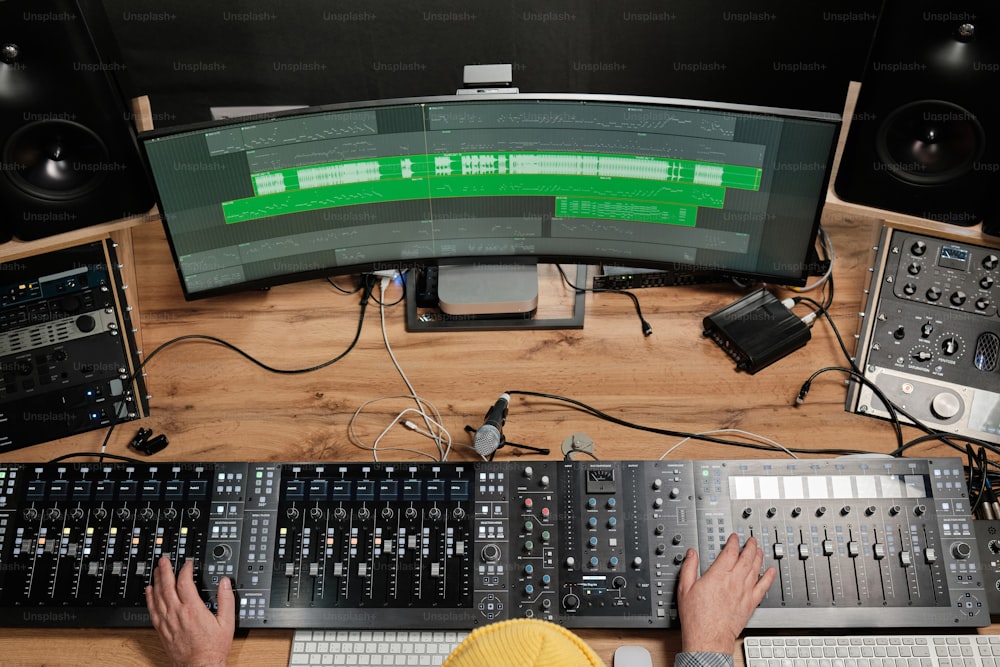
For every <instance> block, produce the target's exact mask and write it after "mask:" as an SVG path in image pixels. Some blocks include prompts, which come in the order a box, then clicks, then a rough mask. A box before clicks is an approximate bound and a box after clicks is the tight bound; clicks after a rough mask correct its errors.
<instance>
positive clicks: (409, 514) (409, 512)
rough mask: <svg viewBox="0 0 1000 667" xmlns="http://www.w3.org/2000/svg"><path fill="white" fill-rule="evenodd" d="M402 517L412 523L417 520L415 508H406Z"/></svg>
mask: <svg viewBox="0 0 1000 667" xmlns="http://www.w3.org/2000/svg"><path fill="white" fill-rule="evenodd" d="M337 509H340V508H337ZM403 516H405V517H406V518H407V519H409V520H410V521H412V520H413V519H416V518H417V508H415V507H407V508H406V509H405V510H404V511H403Z"/></svg>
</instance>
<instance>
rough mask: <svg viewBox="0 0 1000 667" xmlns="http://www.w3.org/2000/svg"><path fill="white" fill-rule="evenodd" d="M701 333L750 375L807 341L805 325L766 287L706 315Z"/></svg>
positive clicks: (738, 368)
mask: <svg viewBox="0 0 1000 667" xmlns="http://www.w3.org/2000/svg"><path fill="white" fill-rule="evenodd" d="M702 325H703V326H704V331H703V333H704V335H706V336H708V337H709V338H711V339H712V340H714V341H715V342H716V343H717V344H718V345H719V347H721V348H722V349H723V350H724V351H725V352H726V354H728V355H729V356H730V357H732V358H733V361H735V362H736V369H737V370H740V371H746V372H748V373H750V374H751V375H753V374H754V373H756V372H757V371H759V370H761V369H762V368H765V367H767V366H770V365H771V364H773V363H774V362H775V361H778V360H779V359H781V358H782V357H785V356H787V355H789V354H791V353H792V352H794V351H795V350H797V349H799V348H800V347H802V346H803V345H805V344H806V343H808V342H809V339H810V338H811V337H812V334H811V333H810V331H809V327H808V326H807V325H806V324H805V323H804V322H803V321H802V320H801V319H799V317H798V316H797V315H795V313H793V312H792V311H790V310H788V308H786V307H785V305H784V304H783V303H781V301H779V300H778V297H776V296H774V294H772V293H771V292H770V291H768V290H767V289H763V288H762V289H759V290H757V291H756V292H753V293H752V294H748V295H747V296H745V297H743V298H742V299H740V300H739V301H737V302H735V303H732V304H730V305H728V306H726V307H725V308H723V309H722V310H719V311H716V312H714V313H712V314H711V315H709V316H707V317H706V318H705V319H704V320H703V322H702Z"/></svg>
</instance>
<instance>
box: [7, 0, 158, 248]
mask: <svg viewBox="0 0 1000 667" xmlns="http://www.w3.org/2000/svg"><path fill="white" fill-rule="evenodd" d="M124 73H125V72H124V65H123V64H122V62H121V59H120V58H117V48H116V47H115V44H114V39H113V36H112V34H111V31H110V28H109V25H108V21H107V16H106V15H105V14H104V8H103V6H102V4H101V2H100V0H78V1H74V0H2V1H0V240H3V236H4V235H6V236H8V237H9V236H10V234H13V235H14V236H17V237H18V238H21V239H37V238H41V237H45V236H50V235H52V234H58V233H61V232H65V231H69V230H72V229H78V228H81V227H87V226H90V225H95V224H98V223H101V222H106V221H108V220H115V219H118V218H121V217H126V216H129V215H133V214H137V213H144V212H146V211H148V210H149V209H150V208H151V207H152V205H153V196H152V190H151V188H150V185H149V183H148V180H147V178H146V172H145V169H144V167H143V165H142V161H141V158H140V156H139V150H138V146H137V144H136V138H135V130H134V127H133V124H132V114H131V113H129V111H128V108H127V107H126V105H125V99H124V97H123V94H122V90H121V87H120V85H119V83H120V82H119V79H118V77H119V75H123V74H124Z"/></svg>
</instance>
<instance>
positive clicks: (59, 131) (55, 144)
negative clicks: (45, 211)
mask: <svg viewBox="0 0 1000 667" xmlns="http://www.w3.org/2000/svg"><path fill="white" fill-rule="evenodd" d="M3 162H4V163H5V164H7V165H13V168H10V169H7V170H5V173H6V175H7V177H8V178H9V179H10V180H11V182H12V183H13V185H14V186H15V187H17V188H18V189H20V190H21V191H23V192H25V193H26V194H28V195H31V196H32V197H36V198H39V199H48V200H54V201H64V200H73V199H77V198H79V197H82V196H84V195H86V194H88V193H90V192H92V191H94V190H96V189H97V188H99V187H100V186H101V183H102V182H103V181H104V180H105V178H106V177H107V173H108V171H109V170H113V169H115V165H114V164H112V163H111V160H110V157H109V153H108V148H107V146H105V145H104V142H103V141H101V138H100V137H99V136H98V135H97V134H96V133H94V132H93V131H92V130H91V129H89V128H88V127H86V126H84V125H80V124H79V123H74V122H72V121H68V120H40V121H36V122H33V123H29V124H27V125H25V126H23V127H21V128H20V129H18V130H17V131H16V132H14V133H13V134H12V135H11V136H10V138H9V139H8V140H7V143H6V144H5V146H4V151H3Z"/></svg>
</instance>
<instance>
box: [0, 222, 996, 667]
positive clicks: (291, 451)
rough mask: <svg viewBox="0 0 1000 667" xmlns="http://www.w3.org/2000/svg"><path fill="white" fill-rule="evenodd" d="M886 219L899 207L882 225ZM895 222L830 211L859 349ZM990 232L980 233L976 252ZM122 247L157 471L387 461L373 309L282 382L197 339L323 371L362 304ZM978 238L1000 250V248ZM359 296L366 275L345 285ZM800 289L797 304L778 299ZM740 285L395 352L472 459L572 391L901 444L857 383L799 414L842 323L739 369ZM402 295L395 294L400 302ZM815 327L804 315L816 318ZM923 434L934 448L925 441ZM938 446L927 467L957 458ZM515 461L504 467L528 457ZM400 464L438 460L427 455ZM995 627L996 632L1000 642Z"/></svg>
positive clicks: (96, 644) (63, 449)
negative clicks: (772, 358)
mask: <svg viewBox="0 0 1000 667" xmlns="http://www.w3.org/2000/svg"><path fill="white" fill-rule="evenodd" d="M883 213H884V212H883ZM882 219H888V218H887V217H886V216H885V215H872V214H871V211H870V210H864V209H855V208H852V207H850V206H848V205H844V204H842V203H840V204H838V205H837V206H836V207H835V210H832V211H827V214H826V216H825V218H824V227H825V228H826V229H827V231H828V232H829V234H830V237H831V238H832V241H833V244H834V246H835V248H836V252H837V262H836V265H835V272H834V277H835V286H836V300H835V302H834V305H833V307H832V308H831V313H832V316H833V319H834V320H835V322H836V323H837V326H838V327H839V328H840V330H841V332H842V334H843V336H844V338H845V340H846V342H847V345H848V348H849V349H850V351H851V352H852V353H853V352H854V338H853V335H854V334H855V333H856V332H857V330H858V326H859V311H861V310H862V307H863V302H864V290H865V288H866V286H867V284H868V281H869V280H870V275H871V274H870V272H869V270H868V269H869V266H870V260H871V257H872V246H873V245H874V243H875V241H876V240H877V236H878V230H879V228H880V225H881V224H882V222H881V221H882ZM975 233H976V232H975V230H961V232H960V234H961V235H962V237H963V238H965V237H966V236H967V235H970V234H975ZM127 234H128V235H129V237H130V242H129V243H124V244H122V246H121V248H122V251H123V252H124V253H126V254H131V257H122V261H123V262H125V263H127V264H131V266H130V268H129V271H130V272H131V273H132V274H134V278H132V279H133V280H134V284H133V285H132V286H131V288H130V290H129V291H128V295H129V298H130V299H131V300H133V305H134V306H136V310H135V311H134V315H135V316H136V317H135V320H136V321H135V324H136V325H137V326H138V327H139V329H140V333H141V341H142V343H141V344H142V349H143V359H144V360H145V362H146V363H145V371H146V372H147V378H146V379H147V383H148V389H149V392H150V394H151V396H152V399H151V416H150V417H148V418H147V419H145V420H143V421H142V422H141V424H142V426H145V427H147V428H151V429H153V430H154V431H155V432H156V433H166V434H167V435H168V436H169V438H170V441H171V444H170V446H169V447H168V448H167V449H166V450H165V451H164V452H162V453H161V454H159V455H158V456H157V457H155V460H158V461H224V460H236V461H243V460H286V461H293V460H302V461H332V460H354V461H363V460H370V459H371V453H370V452H369V451H366V450H364V449H361V448H359V447H357V446H356V445H354V444H352V442H351V439H350V438H349V436H348V424H349V422H350V420H351V417H352V415H353V414H354V412H355V411H356V410H357V409H358V408H359V406H361V404H362V403H364V402H365V401H368V400H370V399H374V398H377V397H380V396H386V395H397V394H405V393H406V391H407V389H406V385H405V384H404V382H403V380H402V379H401V377H400V376H399V374H398V373H397V371H396V370H395V369H394V368H393V366H392V364H391V361H390V358H389V356H388V353H387V351H386V348H385V345H384V343H383V340H382V334H381V330H380V316H379V307H378V304H376V303H374V302H372V303H371V304H370V305H369V307H368V309H367V312H366V314H365V317H364V321H363V327H362V330H361V335H360V338H359V341H358V344H357V346H356V347H355V348H354V349H353V350H352V351H350V353H348V354H347V355H346V356H345V357H344V358H343V359H342V360H340V361H338V362H337V363H334V364H332V365H329V366H328V367H326V368H324V369H322V370H317V371H314V372H310V373H303V374H274V373H269V372H266V371H265V370H263V369H261V368H258V367H257V366H255V365H253V364H251V363H250V362H248V361H247V360H246V359H244V358H243V357H241V356H240V355H238V354H237V353H235V352H233V351H231V350H229V349H227V348H225V347H223V346H221V345H219V344H216V343H211V342H207V341H204V340H199V339H190V340H186V341H184V342H180V343H175V344H172V345H169V346H167V347H162V348H161V346H163V345H165V344H167V343H168V342H169V341H171V340H174V339H175V338H177V337H180V336H191V335H194V334H197V335H203V336H214V337H218V338H221V339H224V340H226V341H228V342H229V343H231V344H233V345H235V346H238V347H240V348H242V349H243V350H245V351H246V352H247V353H248V354H250V355H253V356H254V357H257V358H258V359H260V360H261V361H263V362H265V363H267V364H269V365H271V366H274V367H277V368H280V369H297V368H304V367H310V366H313V365H317V364H320V363H322V362H325V361H327V360H329V359H331V358H334V357H336V356H338V355H340V354H341V353H343V352H344V351H345V350H346V349H347V348H348V346H349V345H350V343H351V340H352V339H353V338H354V335H355V331H356V330H357V327H358V314H359V307H358V297H357V295H352V296H345V295H343V294H341V293H339V292H338V291H337V290H335V289H334V288H333V287H332V286H331V285H330V284H329V283H327V282H325V281H321V280H317V281H311V282H304V283H298V284H294V285H286V286H281V287H276V288H273V289H271V290H269V291H266V292H253V293H247V294H239V295H234V296H227V297H217V298H213V299H207V300H201V301H194V302H186V301H185V300H184V299H183V296H182V294H181V290H180V287H179V283H178V279H177V276H176V273H175V270H174V265H173V261H172V259H171V255H170V251H169V247H168V245H167V243H166V240H165V237H164V234H163V231H162V229H161V228H160V226H159V225H156V224H144V225H138V226H135V227H132V228H130V229H128V230H127ZM979 242H982V243H988V244H992V243H994V241H993V240H991V239H981V238H980V239H979ZM342 282H343V284H345V285H346V284H347V283H349V280H347V279H342ZM566 289H567V288H566V287H564V286H563V285H562V284H561V283H560V281H559V279H558V276H557V274H556V273H555V272H554V270H551V269H549V270H547V271H543V272H542V290H543V291H558V290H566ZM776 291H778V293H779V294H781V295H789V294H790V293H789V292H787V291H784V290H780V289H778V290H776ZM745 292H746V290H743V289H740V288H738V287H737V286H735V285H732V284H719V285H705V286H691V287H674V288H659V289H643V290H636V294H637V295H638V297H639V299H640V302H641V304H642V308H643V312H644V314H645V316H646V319H647V320H648V321H649V322H650V324H651V325H652V327H653V330H654V332H653V335H652V336H650V337H644V336H643V335H642V333H641V331H640V327H639V322H638V320H637V318H636V315H635V312H634V309H633V306H632V304H631V302H630V301H629V300H628V299H626V298H623V297H621V296H619V295H615V294H588V295H587V298H586V308H587V313H586V325H585V328H584V329H582V330H575V331H520V332H502V333H501V332H470V333H407V332H406V331H405V327H404V313H403V306H402V305H396V306H392V307H388V308H386V309H385V319H386V325H385V326H386V330H387V335H388V339H389V342H390V344H391V346H392V349H393V351H394V353H395V355H396V357H397V359H398V361H399V363H400V365H401V366H402V368H403V369H404V371H405V372H406V374H407V376H408V377H409V378H410V380H411V382H412V383H413V385H414V387H415V389H416V391H417V392H418V393H419V394H420V395H421V396H423V397H424V398H425V399H427V400H429V401H432V402H433V403H434V404H435V405H436V406H437V408H438V409H439V410H440V411H441V413H442V415H443V420H444V424H445V425H446V426H447V428H448V429H449V431H450V432H451V434H452V436H453V437H454V440H455V442H456V445H455V448H454V450H453V453H452V456H451V459H452V460H459V461H460V460H473V459H474V458H475V454H474V452H472V450H471V449H469V447H468V444H469V443H470V440H469V437H468V436H467V434H465V433H464V432H463V427H464V426H465V425H466V424H470V425H478V424H479V423H481V420H482V418H483V415H484V413H485V412H486V410H487V409H488V408H489V406H490V405H492V403H493V402H494V401H495V400H496V397H497V396H498V395H499V394H500V393H501V392H503V391H510V390H522V391H532V392H542V393H551V394H558V395H562V396H567V397H571V398H574V399H576V400H579V401H582V402H584V403H587V404H589V405H592V406H594V407H596V408H598V409H600V410H603V411H604V412H607V413H609V414H611V415H613V416H615V417H617V418H620V419H624V420H628V421H631V422H634V423H637V424H642V425H646V426H651V427H656V428H660V429H670V430H676V431H685V432H701V431H708V430H712V429H719V428H739V429H745V430H748V431H752V432H755V433H758V434H761V435H764V436H767V437H769V438H772V439H775V440H777V441H779V442H781V443H782V444H784V445H786V446H789V447H800V448H805V449H811V450H820V449H823V448H850V449H865V450H870V451H877V452H888V451H891V450H892V449H893V448H894V447H895V440H894V436H893V432H892V429H891V428H890V426H889V424H888V423H886V422H883V421H879V420H876V419H871V418H866V417H863V416H858V415H854V414H851V413H848V412H846V411H845V410H844V400H845V396H846V390H845V385H844V379H845V378H844V376H842V375H839V374H829V375H824V376H822V377H821V378H820V379H819V380H817V381H816V382H815V383H814V385H813V388H812V391H811V392H810V394H809V396H808V399H807V401H806V402H805V404H804V405H802V406H799V407H793V402H794V399H795V396H796V394H797V393H798V391H799V387H800V386H801V384H802V382H803V381H804V380H805V379H806V378H807V377H808V376H809V375H810V373H812V372H813V371H814V370H816V369H818V368H820V367H824V366H842V365H844V363H845V360H844V358H843V355H842V353H841V352H840V350H839V348H838V346H837V344H836V342H835V339H834V337H833V335H832V333H831V329H830V327H829V326H828V325H827V324H826V323H825V322H822V321H819V322H817V324H816V326H814V328H813V332H812V333H813V338H812V340H811V341H810V342H809V344H808V345H807V346H806V347H805V348H804V349H802V350H800V351H798V352H796V353H795V354H793V355H791V356H789V357H787V358H786V359H784V360H782V361H780V362H778V363H776V364H775V365H773V366H771V367H769V368H767V369H765V370H764V371H762V372H760V373H758V374H757V375H753V376H751V375H747V374H745V373H738V372H736V371H735V370H734V367H733V363H732V361H731V360H730V359H729V358H728V357H727V356H726V355H725V354H723V353H722V352H721V351H720V350H719V349H718V347H716V345H715V344H714V343H712V342H711V341H710V340H708V339H707V338H705V337H703V336H702V325H701V322H702V318H703V317H704V316H705V315H706V314H708V313H711V312H713V311H715V310H717V309H719V308H721V307H723V306H725V305H727V304H729V303H731V302H732V301H734V300H735V299H737V298H739V297H740V296H742V295H743V294H744V293H745ZM398 296H399V287H398V286H393V287H391V288H390V292H389V294H388V295H387V297H388V299H389V300H390V301H395V300H396V299H397V298H398ZM797 311H801V314H803V315H804V314H805V313H806V312H807V310H806V309H805V308H800V309H797ZM412 404H413V401H412V400H409V399H393V400H387V401H383V402H379V403H376V404H373V405H372V406H371V407H370V408H369V409H368V410H366V411H365V412H364V413H363V415H362V416H361V418H360V419H359V420H358V423H357V432H358V434H359V436H360V437H361V438H362V439H363V440H364V441H366V442H368V443H370V442H372V441H374V439H375V437H376V436H377V435H378V433H379V432H380V431H381V430H382V429H383V428H384V427H385V426H386V425H387V424H388V423H389V421H390V420H391V419H392V418H393V417H394V416H395V415H396V414H397V413H398V412H399V411H400V410H403V409H404V408H407V407H410V406H411V405H412ZM138 426H139V424H138V423H135V422H132V423H129V424H125V425H122V426H120V427H119V428H117V429H116V430H115V432H114V433H113V434H112V436H111V439H110V444H109V446H108V451H109V452H111V453H116V454H127V453H128V452H127V449H126V444H127V442H128V440H129V439H130V438H131V436H132V435H133V434H134V433H135V430H136V429H137V427H138ZM504 432H505V435H506V436H507V437H508V438H509V439H510V440H512V441H514V442H522V443H526V444H531V445H536V446H542V447H549V448H551V449H552V450H553V453H552V456H551V458H558V457H559V456H560V445H561V443H562V441H563V439H564V438H566V437H567V436H570V435H571V434H574V433H585V434H587V435H589V436H590V437H592V438H593V439H594V441H595V442H596V451H595V453H596V454H597V456H599V457H601V458H604V459H653V458H658V457H659V456H661V455H662V454H663V453H664V452H666V451H667V450H668V449H669V448H670V447H672V446H673V445H675V444H676V443H677V442H679V440H680V438H678V437H671V436H664V435H657V434H653V433H647V432H643V431H639V430H633V429H628V428H624V427H622V426H618V425H614V424H610V423H607V422H604V421H600V420H598V419H595V418H594V417H592V416H589V415H587V414H585V413H583V412H582V411H580V410H578V409H575V408H573V407H572V406H570V405H567V404H565V403H561V402H557V401H552V400H547V399H541V398H535V397H527V396H521V395H515V396H514V399H513V401H512V405H511V408H510V416H509V419H508V422H507V426H506V428H505V430H504ZM905 432H906V434H907V435H908V436H910V437H912V436H915V435H916V432H915V431H914V430H913V429H910V428H906V429H905ZM104 437H105V433H104V432H93V433H86V434H82V435H79V436H76V437H73V438H67V439H64V440H61V441H57V442H52V443H46V444H43V445H38V446H35V447H30V448H26V449H23V450H19V451H15V452H9V453H7V454H4V455H3V456H2V457H0V458H2V459H4V460H7V461H45V460H48V459H50V458H53V457H55V456H59V455H62V454H67V453H70V452H94V451H97V450H98V449H99V448H100V445H101V443H102V441H103V440H104ZM384 445H385V446H386V447H389V446H398V447H405V448H409V449H418V450H420V451H423V452H426V453H432V452H433V446H432V444H431V443H430V442H429V441H428V440H426V439H424V438H421V437H419V436H416V435H414V434H412V433H410V432H409V431H405V430H403V429H399V428H397V429H395V430H393V431H392V432H391V433H390V434H389V435H388V436H387V437H386V439H385V441H384ZM950 453H951V452H950V450H946V449H944V448H943V447H942V446H935V445H932V444H928V445H925V446H923V447H921V448H920V449H919V450H912V451H911V452H910V455H913V456H933V455H942V454H948V455H950ZM521 455H522V454H521V452H519V451H518V450H514V449H512V448H508V449H504V450H501V451H500V453H499V455H498V457H499V458H500V459H506V458H508V457H515V456H521ZM670 456H671V458H676V459H695V458H760V457H774V456H776V454H774V453H772V452H766V451H760V450H751V449H736V448H733V447H730V446H726V445H718V444H711V443H704V442H695V441H690V442H687V443H685V444H683V445H682V446H681V447H679V448H677V449H676V450H674V451H673V452H672V453H671V454H670ZM383 458H384V459H386V460H388V459H394V460H415V461H416V460H421V457H420V456H419V455H418V454H414V453H410V452H385V453H384V454H383ZM987 631H989V632H992V631H994V629H993V628H990V629H988V630H987ZM580 634H581V636H583V637H584V639H586V640H587V641H588V642H590V643H591V644H592V645H593V646H594V647H595V649H596V650H598V652H599V653H600V655H601V656H602V657H603V658H604V659H605V660H606V661H607V662H608V664H610V662H611V655H612V653H613V651H614V648H615V647H616V646H618V645H619V644H622V643H640V644H643V645H645V646H647V647H648V648H649V649H650V650H651V652H652V653H653V656H654V664H668V660H671V659H672V656H673V654H674V653H675V652H676V651H677V650H678V649H679V633H677V632H676V631H669V632H654V631H648V630H646V631H638V630H637V631H621V630H606V631H605V630H588V631H581V632H580ZM290 638H291V632H290V631H287V630H270V631H263V630H254V631H251V632H250V633H249V636H247V637H245V638H240V639H238V640H237V641H236V644H235V647H234V649H233V653H232V655H231V664H234V665H257V664H261V665H275V664H284V663H285V662H286V661H287V655H288V650H289V646H290ZM0 655H2V656H3V657H2V659H0V662H3V663H4V664H10V665H15V664H49V665H60V664H66V665H69V664H74V665H78V664H117V665H125V664H128V665H152V664H163V662H164V654H163V652H162V649H161V648H160V646H159V642H158V640H157V637H156V635H155V633H153V632H152V631H151V630H133V629H130V630H21V629H0Z"/></svg>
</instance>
